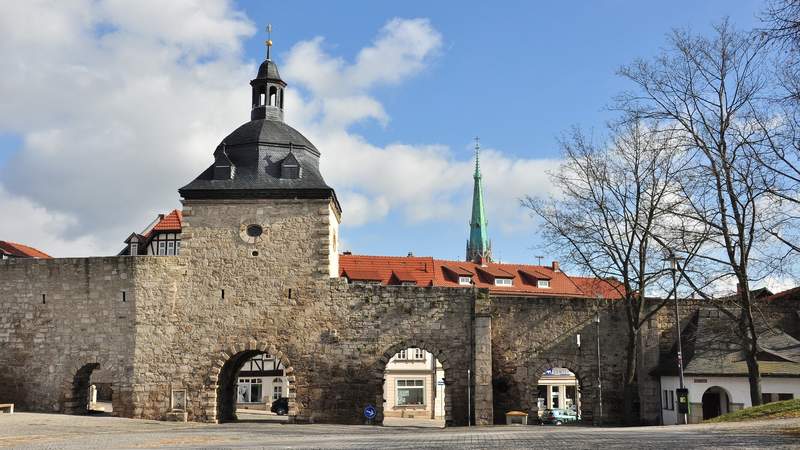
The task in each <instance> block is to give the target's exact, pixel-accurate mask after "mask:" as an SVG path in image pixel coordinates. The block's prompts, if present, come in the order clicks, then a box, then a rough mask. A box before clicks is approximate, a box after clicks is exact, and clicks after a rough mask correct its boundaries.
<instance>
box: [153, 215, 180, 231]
mask: <svg viewBox="0 0 800 450" xmlns="http://www.w3.org/2000/svg"><path fill="white" fill-rule="evenodd" d="M182 225H183V214H182V213H181V211H179V210H177V209H173V210H172V212H171V213H169V214H167V215H166V216H164V217H163V218H162V219H161V220H159V221H158V223H157V224H156V225H155V226H154V227H153V229H152V231H151V233H152V232H157V231H176V232H178V233H180V232H181V227H182Z"/></svg>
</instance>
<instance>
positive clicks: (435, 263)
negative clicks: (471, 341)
mask: <svg viewBox="0 0 800 450" xmlns="http://www.w3.org/2000/svg"><path fill="white" fill-rule="evenodd" d="M339 271H340V276H342V277H346V278H348V279H349V280H351V281H378V280H377V279H378V278H379V281H380V282H381V284H384V285H389V284H400V283H402V282H404V281H405V282H409V281H415V282H416V284H417V285H418V286H444V287H455V288H465V287H467V288H468V287H470V286H466V285H462V284H459V277H460V276H468V277H470V278H471V279H472V283H473V285H474V286H476V287H480V288H487V289H489V291H490V292H491V293H492V294H493V295H523V296H542V297H576V298H597V297H601V298H611V299H617V298H620V295H619V293H618V292H617V291H616V290H615V289H614V284H613V283H614V282H612V281H606V280H597V279H594V278H583V277H571V276H568V275H567V274H565V273H564V272H562V271H554V270H553V268H552V267H548V266H533V265H527V264H500V263H489V264H487V265H485V266H481V265H480V264H475V263H472V262H465V261H447V260H440V259H434V258H432V257H418V256H406V257H404V256H367V255H352V254H343V255H340V256H339ZM523 273H525V274H527V275H524V276H522V274H523ZM376 274H377V275H376ZM533 274H536V275H537V276H538V277H539V278H540V279H543V280H544V279H546V280H549V281H550V287H549V288H540V287H538V285H537V280H536V279H532V277H531V275H533ZM495 277H497V278H512V279H513V285H512V286H496V285H495V284H494V278H495Z"/></svg>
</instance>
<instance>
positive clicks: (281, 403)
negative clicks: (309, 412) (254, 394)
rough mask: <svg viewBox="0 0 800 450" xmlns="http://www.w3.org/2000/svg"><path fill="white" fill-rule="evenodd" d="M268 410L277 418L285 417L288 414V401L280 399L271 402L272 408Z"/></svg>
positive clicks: (283, 398) (284, 398)
mask: <svg viewBox="0 0 800 450" xmlns="http://www.w3.org/2000/svg"><path fill="white" fill-rule="evenodd" d="M269 410H270V411H272V412H274V413H275V414H277V415H279V416H285V415H286V414H287V413H289V399H288V398H286V397H281V398H279V399H277V400H275V401H274V402H272V407H271V408H270V409H269Z"/></svg>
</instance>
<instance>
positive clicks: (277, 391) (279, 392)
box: [272, 386, 283, 400]
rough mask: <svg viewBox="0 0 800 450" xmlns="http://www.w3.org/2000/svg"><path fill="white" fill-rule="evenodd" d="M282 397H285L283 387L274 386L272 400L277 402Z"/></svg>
mask: <svg viewBox="0 0 800 450" xmlns="http://www.w3.org/2000/svg"><path fill="white" fill-rule="evenodd" d="M281 397H283V386H273V388H272V400H277V399H279V398H281Z"/></svg>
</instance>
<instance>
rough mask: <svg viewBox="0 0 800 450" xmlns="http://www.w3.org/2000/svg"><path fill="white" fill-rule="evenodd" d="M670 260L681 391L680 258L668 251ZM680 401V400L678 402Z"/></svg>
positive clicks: (682, 381)
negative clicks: (678, 273)
mask: <svg viewBox="0 0 800 450" xmlns="http://www.w3.org/2000/svg"><path fill="white" fill-rule="evenodd" d="M667 259H668V260H669V262H670V268H671V270H672V292H673V294H674V299H675V334H676V336H677V342H678V373H679V374H680V389H681V392H683V391H684V389H685V385H684V379H683V348H682V346H681V316H680V313H679V312H678V281H677V278H676V273H677V271H678V261H680V260H681V259H682V258H679V257H677V256H676V255H675V253H672V252H670V254H669V257H668V258H667ZM679 403H680V402H679ZM683 423H684V424H685V423H687V420H686V413H684V414H683Z"/></svg>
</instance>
